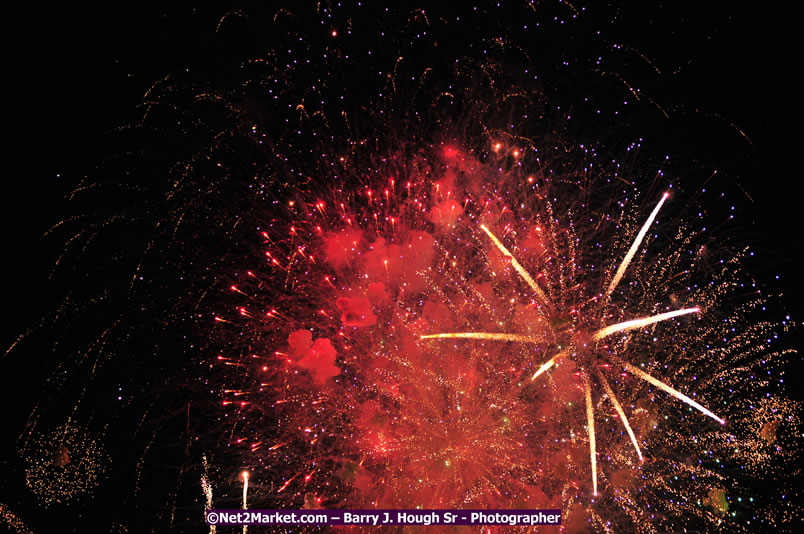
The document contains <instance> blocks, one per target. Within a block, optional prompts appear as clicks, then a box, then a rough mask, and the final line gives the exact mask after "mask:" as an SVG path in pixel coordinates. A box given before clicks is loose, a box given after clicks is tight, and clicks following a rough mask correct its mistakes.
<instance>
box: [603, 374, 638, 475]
mask: <svg viewBox="0 0 804 534" xmlns="http://www.w3.org/2000/svg"><path fill="white" fill-rule="evenodd" d="M597 376H598V377H600V383H601V384H603V389H605V390H606V394H607V395H608V396H609V400H610V401H611V403H612V404H613V405H614V409H615V410H617V413H618V414H619V416H620V421H622V422H623V426H624V427H625V430H626V431H628V435H629V436H630V437H631V443H633V444H634V448H635V449H636V453H637V456H639V461H640V462H641V461H642V451H641V450H640V449H639V443H637V439H636V436H635V435H634V431H633V430H631V425H630V424H628V418H627V417H626V416H625V410H623V407H622V406H621V405H620V401H618V400H617V396H616V395H615V394H614V390H613V389H611V386H610V385H609V381H608V380H606V377H605V376H603V373H602V372H600V369H598V370H597Z"/></svg>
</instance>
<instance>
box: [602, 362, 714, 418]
mask: <svg viewBox="0 0 804 534" xmlns="http://www.w3.org/2000/svg"><path fill="white" fill-rule="evenodd" d="M614 359H615V361H617V363H619V364H621V365H623V366H624V367H625V368H626V369H628V370H629V371H631V372H632V373H634V374H635V375H637V376H638V377H639V378H641V379H642V380H644V381H645V382H650V383H651V384H653V385H654V386H656V387H657V388H659V389H662V390H664V391H666V392H667V393H669V394H670V395H672V396H673V397H675V398H677V399H678V400H680V401H681V402H684V403H687V404H689V405H690V406H692V407H693V408H695V409H696V410H698V411H699V412H701V413H703V414H704V415H708V416H709V417H711V418H712V419H714V420H715V421H717V422H718V423H720V424H721V425H725V424H726V420H725V419H721V418H720V417H718V416H717V415H715V414H714V413H712V412H710V411H709V410H707V409H706V408H704V407H703V406H701V405H700V404H698V403H697V402H695V401H694V400H692V399H691V398H689V397H687V396H686V395H684V394H683V393H681V392H680V391H678V390H675V389H673V388H671V387H670V386H668V385H667V384H665V383H664V382H662V381H661V380H659V379H658V378H654V377H652V376H651V375H649V374H648V373H646V372H645V371H643V370H642V369H640V368H639V367H636V366H634V365H631V364H630V363H628V362H626V361H624V360H621V359H619V358H614Z"/></svg>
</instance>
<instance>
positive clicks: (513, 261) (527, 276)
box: [480, 224, 550, 306]
mask: <svg viewBox="0 0 804 534" xmlns="http://www.w3.org/2000/svg"><path fill="white" fill-rule="evenodd" d="M480 228H482V229H483V231H484V232H486V234H487V235H488V236H489V238H491V240H492V242H493V243H494V244H495V245H496V246H497V248H498V249H500V252H502V253H503V256H505V257H506V258H509V259H510V260H511V265H512V266H513V267H514V269H516V272H517V273H519V276H521V277H522V279H523V280H525V282H527V283H528V285H529V286H530V287H531V289H533V291H534V292H535V293H536V296H538V297H539V300H541V301H542V304H544V305H545V306H546V305H548V304H549V302H550V301H549V300H548V299H547V295H545V294H544V291H542V288H540V287H539V285H538V284H537V283H536V280H534V279H533V277H531V276H530V274H529V273H528V271H526V270H525V269H524V267H522V265H520V263H519V262H518V261H517V259H516V258H515V257H514V255H513V254H511V253H510V252H509V251H508V249H507V248H505V245H503V244H502V243H500V240H499V239H497V236H495V235H494V234H492V233H491V230H489V229H488V228H486V225H485V224H481V225H480Z"/></svg>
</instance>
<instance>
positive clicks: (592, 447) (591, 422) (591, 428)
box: [583, 375, 597, 496]
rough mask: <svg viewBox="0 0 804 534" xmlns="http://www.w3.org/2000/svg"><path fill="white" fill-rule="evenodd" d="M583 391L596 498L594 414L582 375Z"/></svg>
mask: <svg viewBox="0 0 804 534" xmlns="http://www.w3.org/2000/svg"><path fill="white" fill-rule="evenodd" d="M583 389H584V392H585V393H586V425H587V429H588V431H589V459H590V460H591V461H592V493H593V494H594V495H595V496H597V458H596V453H595V412H594V408H593V407H592V388H590V387H589V378H588V377H587V376H586V375H584V377H583Z"/></svg>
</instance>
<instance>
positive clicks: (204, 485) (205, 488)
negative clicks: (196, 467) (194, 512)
mask: <svg viewBox="0 0 804 534" xmlns="http://www.w3.org/2000/svg"><path fill="white" fill-rule="evenodd" d="M202 460H203V465H204V474H203V475H202V476H201V491H202V492H204V497H205V499H206V509H207V510H211V509H212V483H211V482H210V481H209V463H208V462H207V455H206V454H205V455H204V456H203V457H202ZM216 532H217V527H216V526H215V525H210V526H209V534H215V533H216Z"/></svg>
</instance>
